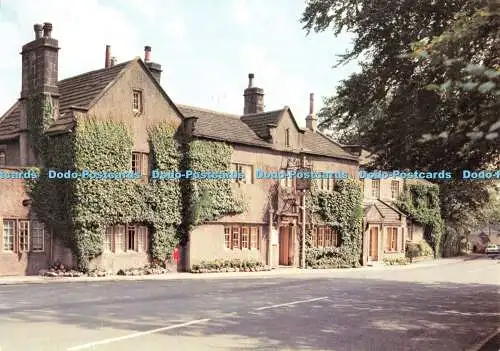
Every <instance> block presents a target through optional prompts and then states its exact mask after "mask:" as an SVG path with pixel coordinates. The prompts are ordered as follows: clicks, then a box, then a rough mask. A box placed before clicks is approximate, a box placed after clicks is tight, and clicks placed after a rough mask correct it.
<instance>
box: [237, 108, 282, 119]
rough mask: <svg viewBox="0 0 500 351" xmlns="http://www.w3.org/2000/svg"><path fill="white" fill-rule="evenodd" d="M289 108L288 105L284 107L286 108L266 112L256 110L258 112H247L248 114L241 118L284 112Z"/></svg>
mask: <svg viewBox="0 0 500 351" xmlns="http://www.w3.org/2000/svg"><path fill="white" fill-rule="evenodd" d="M287 109H288V107H284V108H279V109H276V110H271V111H265V112H264V111H263V112H256V113H247V114H246V115H241V118H243V117H250V116H262V115H266V114H271V113H276V112H284V111H285V110H287Z"/></svg>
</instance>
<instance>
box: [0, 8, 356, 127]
mask: <svg viewBox="0 0 500 351" xmlns="http://www.w3.org/2000/svg"><path fill="white" fill-rule="evenodd" d="M304 8H305V1H304V0H272V1H271V0H147V1H140V0H100V1H99V0H82V1H80V0H42V1H40V0H0V33H2V34H1V36H0V47H1V48H2V51H3V54H2V59H1V60H0V78H1V79H0V116H1V115H2V114H3V113H4V112H5V111H6V110H7V109H8V108H9V107H10V106H11V105H12V104H13V103H14V102H15V101H16V99H18V98H19V94H20V90H21V55H19V53H20V50H21V47H22V45H24V44H25V43H27V42H29V41H31V40H33V39H34V31H33V24H35V23H43V22H50V23H52V25H53V31H52V37H53V38H56V39H58V40H59V47H60V48H61V49H60V51H59V79H64V78H67V77H71V76H74V75H77V74H81V73H84V72H88V71H92V70H96V69H100V68H103V67H104V56H105V47H106V45H111V51H112V55H113V56H116V57H117V62H123V61H128V60H130V59H133V58H134V57H136V56H140V57H142V58H143V57H144V46H146V45H149V46H151V47H152V52H151V59H152V61H154V62H157V63H159V64H161V65H162V69H163V73H162V80H161V85H162V87H163V88H164V89H165V91H166V92H167V94H168V95H169V96H170V98H171V99H172V100H173V101H174V103H177V104H186V105H193V106H198V107H203V108H207V109H214V110H218V111H222V112H228V113H235V114H242V112H243V90H244V89H245V88H246V87H247V85H248V73H254V74H255V79H254V85H255V86H258V87H259V88H262V89H264V93H265V97H264V103H265V109H266V110H267V111H270V110H273V109H279V108H282V107H283V106H290V107H291V109H292V113H293V114H294V116H295V118H296V119H297V122H298V124H299V125H300V126H305V117H306V115H307V114H308V110H309V94H310V93H314V94H315V110H316V111H319V109H320V108H321V106H322V97H325V96H331V95H333V93H334V91H335V87H336V85H337V84H338V83H339V82H340V81H341V80H342V79H345V78H347V77H348V76H349V74H350V73H352V72H354V71H356V70H357V69H358V66H357V64H356V63H354V62H353V63H351V64H348V65H346V66H341V67H339V68H335V69H334V68H333V65H334V64H335V63H336V60H337V58H336V55H339V54H342V53H344V52H345V50H346V49H347V48H349V46H350V45H351V37H350V36H349V35H347V34H346V35H342V36H340V37H337V38H335V37H334V36H333V33H332V32H326V33H320V34H316V33H311V34H310V35H309V36H307V35H306V34H307V33H306V31H305V30H303V29H302V24H301V23H300V17H301V14H302V11H303V10H304Z"/></svg>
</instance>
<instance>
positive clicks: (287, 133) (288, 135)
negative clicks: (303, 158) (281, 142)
mask: <svg viewBox="0 0 500 351" xmlns="http://www.w3.org/2000/svg"><path fill="white" fill-rule="evenodd" d="M285 146H286V147H290V146H291V145H290V128H287V129H285Z"/></svg>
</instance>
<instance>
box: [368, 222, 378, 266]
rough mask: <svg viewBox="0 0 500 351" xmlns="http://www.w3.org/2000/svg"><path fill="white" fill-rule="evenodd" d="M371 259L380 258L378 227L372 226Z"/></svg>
mask: <svg viewBox="0 0 500 351" xmlns="http://www.w3.org/2000/svg"><path fill="white" fill-rule="evenodd" d="M368 258H369V259H370V261H377V260H378V227H371V228H370V255H369V256H368Z"/></svg>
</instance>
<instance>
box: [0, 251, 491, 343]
mask: <svg viewBox="0 0 500 351" xmlns="http://www.w3.org/2000/svg"><path fill="white" fill-rule="evenodd" d="M484 257H486V256H485V255H477V254H473V255H470V256H462V257H456V258H445V259H431V260H425V261H420V262H415V263H412V264H409V265H405V266H398V265H396V266H387V265H384V264H378V265H376V266H366V267H361V268H347V269H346V268H341V269H300V268H280V269H273V270H271V271H262V272H229V273H197V274H193V273H177V272H174V273H167V274H161V275H142V276H119V275H112V276H106V277H85V276H84V277H43V276H36V275H32V276H0V285H11V284H45V283H67V282H94V281H130V280H172V279H174V280H178V279H222V278H224V279H225V278H233V279H234V278H258V277H275V276H291V275H293V276H296V275H307V276H310V275H325V274H326V275H328V274H331V273H336V272H350V271H379V270H408V269H416V268H422V267H431V266H432V267H433V266H442V265H445V264H452V263H457V262H462V261H469V260H474V259H477V258H484ZM0 351H2V350H0Z"/></svg>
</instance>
